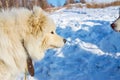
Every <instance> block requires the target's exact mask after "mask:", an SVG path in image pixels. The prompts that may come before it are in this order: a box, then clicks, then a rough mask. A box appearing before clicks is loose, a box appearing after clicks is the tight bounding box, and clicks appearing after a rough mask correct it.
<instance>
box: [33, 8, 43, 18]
mask: <svg viewBox="0 0 120 80" xmlns="http://www.w3.org/2000/svg"><path fill="white" fill-rule="evenodd" d="M42 11H43V10H42V9H41V8H40V7H37V6H34V7H33V14H34V15H35V16H38V15H40V14H41V13H42Z"/></svg>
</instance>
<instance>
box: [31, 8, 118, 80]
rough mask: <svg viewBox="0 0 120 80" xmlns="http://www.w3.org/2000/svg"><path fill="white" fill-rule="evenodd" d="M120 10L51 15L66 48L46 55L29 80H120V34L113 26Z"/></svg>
mask: <svg viewBox="0 0 120 80" xmlns="http://www.w3.org/2000/svg"><path fill="white" fill-rule="evenodd" d="M118 8H119V7H109V8H104V9H87V8H83V9H80V8H72V9H64V8H63V9H61V10H59V11H56V12H54V13H52V14H51V17H52V18H53V19H54V21H55V22H56V24H57V30H56V31H57V33H58V34H59V35H61V36H63V37H64V38H66V39H67V43H66V44H65V46H64V47H63V48H60V49H53V50H48V51H46V53H45V54H46V55H45V57H44V58H43V59H42V60H41V61H38V62H36V63H35V65H34V66H35V78H36V79H32V78H30V77H29V80H120V33H118V32H115V31H113V30H112V29H111V27H110V24H111V23H112V21H114V20H115V19H116V18H117V17H118V15H119V14H118V12H119V11H118V10H119V9H118Z"/></svg>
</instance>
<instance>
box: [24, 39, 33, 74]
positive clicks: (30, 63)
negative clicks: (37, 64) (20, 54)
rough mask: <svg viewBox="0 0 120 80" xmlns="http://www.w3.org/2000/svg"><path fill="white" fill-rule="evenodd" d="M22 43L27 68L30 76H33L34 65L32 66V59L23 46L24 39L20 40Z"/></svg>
mask: <svg viewBox="0 0 120 80" xmlns="http://www.w3.org/2000/svg"><path fill="white" fill-rule="evenodd" d="M22 45H23V47H24V49H25V52H26V55H27V70H28V72H29V74H30V75H31V76H34V67H33V63H32V59H31V57H30V55H29V53H28V51H27V49H26V47H25V46H24V40H22Z"/></svg>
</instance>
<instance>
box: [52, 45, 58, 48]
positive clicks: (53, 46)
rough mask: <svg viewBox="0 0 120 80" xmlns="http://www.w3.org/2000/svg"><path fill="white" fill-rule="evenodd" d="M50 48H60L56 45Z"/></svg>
mask: <svg viewBox="0 0 120 80" xmlns="http://www.w3.org/2000/svg"><path fill="white" fill-rule="evenodd" d="M50 47H52V48H59V47H58V46H55V45H50Z"/></svg>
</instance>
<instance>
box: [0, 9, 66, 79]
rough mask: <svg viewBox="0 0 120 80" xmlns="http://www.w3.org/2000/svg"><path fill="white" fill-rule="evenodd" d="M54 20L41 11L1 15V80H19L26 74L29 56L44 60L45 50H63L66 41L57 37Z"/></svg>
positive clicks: (4, 13) (13, 12)
mask: <svg viewBox="0 0 120 80" xmlns="http://www.w3.org/2000/svg"><path fill="white" fill-rule="evenodd" d="M55 29H56V28H55V24H54V22H53V20H52V19H51V18H50V17H48V15H47V14H46V13H45V12H44V11H43V10H42V9H41V8H39V7H34V8H33V10H28V9H25V8H19V9H15V8H14V9H11V10H3V11H2V12H0V80H15V79H16V76H18V75H19V74H20V73H23V72H25V68H26V59H27V55H26V52H25V49H24V47H23V45H22V43H21V41H22V40H24V41H25V44H24V45H25V47H26V49H27V50H28V52H29V55H30V56H31V58H32V59H34V60H38V59H42V58H43V57H44V52H45V50H47V49H49V48H56V47H62V46H63V45H64V41H63V38H62V37H60V36H58V35H57V34H56V33H55Z"/></svg>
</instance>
